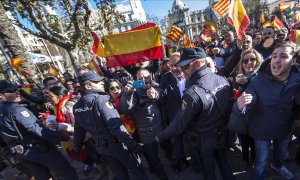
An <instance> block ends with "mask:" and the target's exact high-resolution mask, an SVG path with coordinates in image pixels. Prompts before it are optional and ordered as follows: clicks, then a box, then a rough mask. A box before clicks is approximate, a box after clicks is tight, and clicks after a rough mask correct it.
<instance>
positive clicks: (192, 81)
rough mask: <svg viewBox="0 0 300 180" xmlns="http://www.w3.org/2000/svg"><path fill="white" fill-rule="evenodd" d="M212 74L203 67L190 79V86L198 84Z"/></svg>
mask: <svg viewBox="0 0 300 180" xmlns="http://www.w3.org/2000/svg"><path fill="white" fill-rule="evenodd" d="M209 73H212V72H211V70H210V69H209V68H208V67H207V66H206V65H204V66H202V67H201V68H200V69H198V70H197V71H196V72H195V73H194V74H193V75H192V77H191V78H190V80H189V81H190V84H196V82H197V81H198V80H199V79H200V78H201V77H202V76H204V75H206V74H209Z"/></svg>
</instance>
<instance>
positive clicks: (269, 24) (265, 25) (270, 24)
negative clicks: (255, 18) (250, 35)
mask: <svg viewBox="0 0 300 180" xmlns="http://www.w3.org/2000/svg"><path fill="white" fill-rule="evenodd" d="M268 26H273V24H272V23H271V22H270V21H266V22H265V23H263V25H262V27H263V28H266V27H268Z"/></svg>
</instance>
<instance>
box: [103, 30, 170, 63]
mask: <svg viewBox="0 0 300 180" xmlns="http://www.w3.org/2000/svg"><path fill="white" fill-rule="evenodd" d="M104 45H105V52H106V60H107V66H108V67H116V66H127V65H131V64H135V63H139V62H143V61H148V60H157V59H160V58H163V57H164V49H163V43H162V41H161V32H160V29H159V27H158V26H155V27H150V28H146V29H141V30H136V31H130V32H123V33H119V34H112V35H107V36H105V37H104Z"/></svg>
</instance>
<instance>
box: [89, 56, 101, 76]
mask: <svg viewBox="0 0 300 180" xmlns="http://www.w3.org/2000/svg"><path fill="white" fill-rule="evenodd" d="M87 69H89V70H92V71H94V72H95V73H98V74H100V75H102V76H103V72H102V71H101V68H100V67H99V64H98V63H97V61H95V60H94V59H92V60H91V61H90V62H89V64H88V66H87Z"/></svg>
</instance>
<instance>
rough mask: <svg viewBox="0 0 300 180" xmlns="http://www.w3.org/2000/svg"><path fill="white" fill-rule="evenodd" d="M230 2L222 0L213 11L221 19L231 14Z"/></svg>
mask: <svg viewBox="0 0 300 180" xmlns="http://www.w3.org/2000/svg"><path fill="white" fill-rule="evenodd" d="M229 5H230V0H220V1H219V2H218V3H217V4H215V5H214V6H213V7H212V10H213V11H214V12H215V13H216V14H217V15H218V16H220V17H221V18H223V17H224V16H226V14H227V13H228V12H229Z"/></svg>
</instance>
